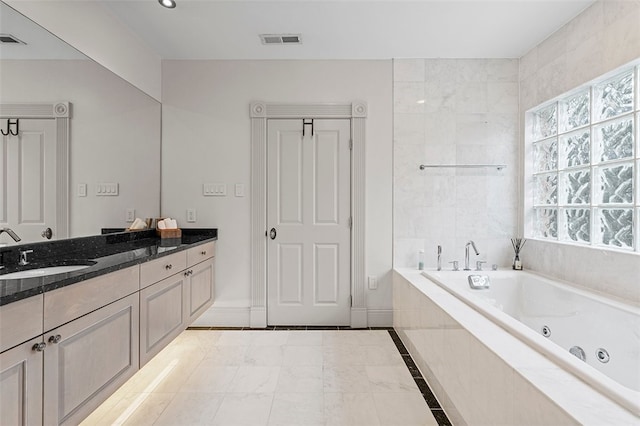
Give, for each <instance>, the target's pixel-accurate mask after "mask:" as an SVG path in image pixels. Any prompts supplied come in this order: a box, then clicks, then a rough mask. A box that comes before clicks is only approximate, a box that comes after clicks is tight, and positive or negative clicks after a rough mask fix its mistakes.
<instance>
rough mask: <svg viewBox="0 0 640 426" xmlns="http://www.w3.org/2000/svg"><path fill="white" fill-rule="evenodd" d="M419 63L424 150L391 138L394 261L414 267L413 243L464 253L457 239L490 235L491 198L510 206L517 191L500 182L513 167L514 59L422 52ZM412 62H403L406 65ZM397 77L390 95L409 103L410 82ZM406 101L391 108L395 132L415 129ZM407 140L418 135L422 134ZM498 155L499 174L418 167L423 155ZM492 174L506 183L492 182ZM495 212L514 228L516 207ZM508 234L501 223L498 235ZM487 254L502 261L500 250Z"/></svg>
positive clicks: (453, 158)
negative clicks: (433, 55) (396, 87)
mask: <svg viewBox="0 0 640 426" xmlns="http://www.w3.org/2000/svg"><path fill="white" fill-rule="evenodd" d="M402 61H403V60H402V59H399V60H395V61H394V66H397V67H400V66H402ZM408 61H413V60H408ZM420 63H424V80H423V84H424V86H423V87H424V94H425V103H424V109H423V111H421V112H420V114H421V115H422V117H423V123H424V138H423V141H422V151H417V150H413V151H409V150H406V149H405V148H404V147H403V146H401V142H400V141H398V140H396V144H394V157H395V158H396V160H395V161H394V194H395V195H394V265H395V266H396V267H415V265H416V256H417V251H418V250H420V249H423V250H425V252H426V253H435V247H436V246H437V245H441V246H443V249H444V248H446V255H445V256H446V262H448V261H451V260H461V254H460V253H463V251H460V249H459V247H457V243H456V240H457V239H466V240H468V239H472V238H475V239H482V238H488V237H489V230H488V228H489V222H488V221H489V216H488V212H487V208H488V206H489V205H490V204H489V203H490V201H489V200H496V199H498V200H500V201H501V202H503V205H505V206H509V207H513V206H514V205H515V203H516V202H517V201H516V200H515V199H514V198H513V197H515V196H517V195H512V194H514V193H517V185H515V184H512V186H511V187H509V189H511V191H512V192H510V193H509V195H508V196H507V197H505V193H504V189H505V188H504V187H505V186H508V184H507V183H506V182H516V177H517V175H518V166H517V155H518V149H517V144H518V121H519V117H518V97H519V93H518V73H519V61H518V60H511V59H504V60H502V59H425V60H423V61H422V62H420ZM413 65H415V63H407V64H406V67H408V68H410V67H412V66H413ZM412 78H415V74H414V75H413V77H412ZM395 82H396V84H397V85H398V84H402V85H401V86H400V87H401V88H402V90H401V91H399V92H396V93H394V99H395V101H394V103H395V104H396V105H398V104H403V103H406V102H405V101H406V99H407V96H408V95H407V94H406V92H407V91H409V89H408V88H407V86H406V85H404V83H405V82H403V81H401V80H397V79H396V80H395ZM411 83H417V82H415V81H414V82H411ZM414 89H415V86H414ZM416 90H419V89H416ZM403 108H404V106H401V107H400V109H398V108H396V109H395V110H394V117H396V118H399V119H397V120H395V121H394V134H395V135H403V134H408V133H412V134H413V135H417V134H419V130H415V129H416V128H417V123H418V119H417V118H415V117H414V118H413V119H414V120H415V121H413V122H412V123H409V122H407V117H404V115H405V113H406V110H405V109H403ZM414 111H417V110H415V109H414ZM412 129H413V130H412ZM412 141H413V142H412V143H416V142H417V141H419V136H416V137H414V138H412ZM421 154H422V155H423V156H424V160H423V159H421V160H420V161H419V162H416V160H415V157H416V156H419V155H421ZM498 160H500V162H501V163H502V162H504V163H505V164H507V165H508V167H507V169H506V170H503V171H502V172H500V173H499V174H497V175H496V176H494V175H493V174H491V173H489V172H487V171H485V170H462V169H427V170H422V171H421V170H417V169H416V166H417V164H420V163H421V162H424V163H425V164H440V165H442V164H477V163H495V162H497V161H498ZM494 178H495V179H494ZM490 179H491V180H490ZM497 179H502V180H503V182H505V183H504V184H503V185H496V186H493V185H490V184H489V183H491V184H493V183H495V181H496V180H497ZM505 198H508V200H505ZM507 203H511V204H507ZM469 210H471V211H473V212H474V213H475V215H474V217H472V216H471V214H468V213H467V211H469ZM500 219H501V220H500V223H501V224H505V223H506V224H507V225H508V226H507V227H506V228H507V229H508V230H512V229H513V228H514V227H516V226H517V222H518V221H517V211H516V210H513V209H512V210H509V211H505V212H504V215H503V216H502V217H500ZM496 227H497V226H494V229H495V228H496ZM500 229H502V228H500ZM505 234H506V231H503V232H502V233H501V234H500V235H499V236H500V237H502V236H503V235H505ZM508 243H509V242H508V241H505V244H508ZM487 260H489V262H491V263H503V262H504V257H503V256H501V257H500V259H495V260H491V259H487ZM443 261H445V260H444V259H443ZM435 263H436V261H435V256H433V255H427V256H426V259H425V264H426V265H428V266H435ZM447 266H448V265H447ZM503 266H507V264H504V265H503Z"/></svg>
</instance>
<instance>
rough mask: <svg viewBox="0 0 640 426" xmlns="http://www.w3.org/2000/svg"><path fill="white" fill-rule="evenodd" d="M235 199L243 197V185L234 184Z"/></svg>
mask: <svg viewBox="0 0 640 426" xmlns="http://www.w3.org/2000/svg"><path fill="white" fill-rule="evenodd" d="M236 197H244V184H243V183H236Z"/></svg>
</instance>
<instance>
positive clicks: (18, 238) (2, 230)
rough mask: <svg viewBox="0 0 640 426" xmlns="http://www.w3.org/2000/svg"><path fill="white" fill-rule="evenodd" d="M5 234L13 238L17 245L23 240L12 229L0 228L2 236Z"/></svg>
mask: <svg viewBox="0 0 640 426" xmlns="http://www.w3.org/2000/svg"><path fill="white" fill-rule="evenodd" d="M3 232H6V233H7V234H9V236H10V237H11V238H13V241H15V242H16V243H17V242H18V241H20V240H21V238H20V237H18V235H17V234H16V233H15V232H13V231H12V230H11V228H0V234H2V233H3Z"/></svg>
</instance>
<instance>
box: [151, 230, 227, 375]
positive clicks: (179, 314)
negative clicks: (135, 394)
mask: <svg viewBox="0 0 640 426" xmlns="http://www.w3.org/2000/svg"><path fill="white" fill-rule="evenodd" d="M214 250H215V244H214V243H213V242H211V243H206V244H202V245H199V246H197V247H194V248H191V249H188V250H186V251H183V252H179V253H175V254H172V255H170V256H165V257H162V258H160V259H157V260H154V261H151V262H148V263H145V264H142V265H141V266H140V287H141V290H140V366H141V367H142V366H143V365H145V364H146V363H147V362H148V361H149V360H150V359H151V358H153V357H154V356H155V355H156V354H157V353H158V352H160V351H161V350H162V349H163V348H164V347H165V346H166V345H167V344H169V343H170V342H171V341H172V340H173V339H174V338H175V337H176V336H178V335H179V334H180V333H182V331H184V329H185V328H187V327H188V326H189V324H191V322H193V320H194V319H196V318H197V317H198V316H199V315H200V314H201V313H202V312H204V311H205V310H206V309H207V308H208V307H209V306H211V304H212V303H213V294H214V293H213V285H214ZM169 265H171V267H169ZM176 265H182V266H183V268H182V270H178V271H176ZM171 272H173V275H170V276H167V275H168V274H170V273H171ZM176 272H177V273H176ZM159 278H162V279H161V280H160V281H158V282H155V283H152V282H150V281H151V280H153V279H156V280H157V279H159Z"/></svg>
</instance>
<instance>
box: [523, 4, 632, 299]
mask: <svg viewBox="0 0 640 426" xmlns="http://www.w3.org/2000/svg"><path fill="white" fill-rule="evenodd" d="M638 58H640V1H609V0H606V1H602V0H600V1H598V2H596V3H594V4H593V5H592V6H590V7H589V8H588V9H586V10H585V11H584V12H583V13H581V14H580V15H579V16H577V17H576V18H575V19H573V20H572V21H570V22H569V23H568V24H566V25H565V26H564V27H562V28H561V29H560V30H558V31H557V32H556V33H554V34H553V35H552V36H551V37H549V38H548V39H547V40H545V41H544V42H542V43H540V44H539V45H538V46H536V47H535V48H534V49H532V50H531V51H530V52H529V53H527V54H526V55H525V56H523V57H522V59H521V62H520V111H521V116H522V120H524V113H525V111H527V110H528V109H530V108H532V107H534V106H536V105H539V104H540V103H542V102H545V101H547V100H549V99H552V98H555V97H556V96H559V95H561V94H563V93H565V92H567V91H569V90H571V89H573V88H575V87H577V86H580V85H581V84H584V83H586V82H588V81H590V80H592V79H594V78H596V77H598V76H600V75H602V74H605V73H606V72H608V71H611V70H613V69H615V68H617V67H619V66H621V65H624V64H626V63H628V62H630V61H633V60H635V59H638ZM523 122H524V121H523ZM521 140H522V143H524V135H523V134H521ZM637 231H638V227H637V226H636V232H637ZM522 255H523V263H524V266H525V267H526V268H528V269H532V270H534V271H538V272H541V273H544V274H547V275H550V276H554V277H557V278H560V279H563V280H568V281H571V282H574V283H577V284H579V285H583V286H586V287H590V288H592V289H594V290H597V291H601V292H605V293H608V294H611V295H613V296H617V297H622V298H624V299H627V300H628V301H631V302H634V303H640V291H639V288H638V277H640V255H638V254H637V253H636V254H633V253H620V252H614V251H605V250H599V249H596V248H590V247H577V246H572V245H567V244H559V243H552V242H545V241H530V242H528V243H527V246H526V247H525V249H524V250H523V253H522Z"/></svg>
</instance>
